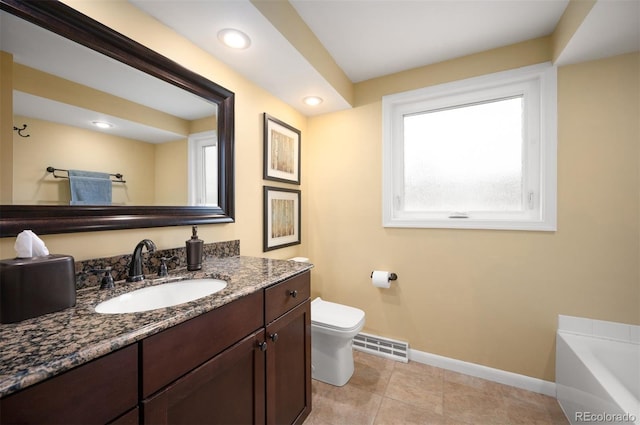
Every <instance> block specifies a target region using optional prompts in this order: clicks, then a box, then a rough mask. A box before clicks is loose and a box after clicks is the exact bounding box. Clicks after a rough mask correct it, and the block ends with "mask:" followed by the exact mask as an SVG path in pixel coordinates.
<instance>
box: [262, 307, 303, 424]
mask: <svg viewBox="0 0 640 425" xmlns="http://www.w3.org/2000/svg"><path fill="white" fill-rule="evenodd" d="M266 333H267V344H268V349H267V351H266V352H265V353H266V356H267V424H268V425H275V424H278V425H283V424H287V425H288V424H301V423H302V422H304V420H305V418H306V417H307V416H308V415H309V413H311V352H310V351H311V301H310V300H309V299H307V300H306V301H304V302H303V303H302V304H300V305H298V306H297V307H295V308H294V309H292V310H290V311H289V312H287V313H285V314H284V315H283V316H281V317H279V318H278V319H276V320H275V321H273V322H271V323H270V324H268V325H267V328H266Z"/></svg>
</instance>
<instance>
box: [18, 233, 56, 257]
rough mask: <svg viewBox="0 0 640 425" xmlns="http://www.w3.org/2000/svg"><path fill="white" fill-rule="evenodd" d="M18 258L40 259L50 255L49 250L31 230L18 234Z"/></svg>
mask: <svg viewBox="0 0 640 425" xmlns="http://www.w3.org/2000/svg"><path fill="white" fill-rule="evenodd" d="M14 249H15V250H16V256H17V257H18V258H29V257H40V256H43V255H49V250H48V249H47V247H46V246H45V244H44V242H43V241H42V239H40V238H39V237H38V236H37V235H36V234H35V233H33V232H32V231H31V230H24V231H22V232H20V233H19V234H18V237H17V238H16V244H15V245H14Z"/></svg>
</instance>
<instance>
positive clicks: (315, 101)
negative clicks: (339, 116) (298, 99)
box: [302, 96, 323, 106]
mask: <svg viewBox="0 0 640 425" xmlns="http://www.w3.org/2000/svg"><path fill="white" fill-rule="evenodd" d="M302 101H303V102H304V103H305V104H307V105H309V106H318V105H319V104H321V103H322V102H323V100H322V98H321V97H318V96H307V97H305V98H304V99H302Z"/></svg>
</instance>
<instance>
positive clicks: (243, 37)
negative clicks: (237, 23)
mask: <svg viewBox="0 0 640 425" xmlns="http://www.w3.org/2000/svg"><path fill="white" fill-rule="evenodd" d="M218 40H220V41H222V42H223V43H224V45H225V46H227V47H231V48H232V49H246V48H247V47H249V46H250V45H251V39H250V38H249V36H248V35H247V34H245V33H243V32H242V31H240V30H236V29H233V28H225V29H223V30H220V32H218Z"/></svg>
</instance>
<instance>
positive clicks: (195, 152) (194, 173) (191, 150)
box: [187, 130, 219, 206]
mask: <svg viewBox="0 0 640 425" xmlns="http://www.w3.org/2000/svg"><path fill="white" fill-rule="evenodd" d="M187 144H188V158H187V161H188V167H189V174H188V181H187V186H188V189H189V196H188V198H189V199H188V201H189V205H206V206H218V188H217V186H216V187H214V188H213V189H214V191H215V195H214V197H215V198H216V202H215V203H206V202H204V201H203V200H204V199H206V190H207V188H206V182H205V180H206V177H205V176H206V174H207V172H208V173H214V175H216V176H217V175H218V166H219V164H218V163H217V161H216V164H215V167H214V168H213V169H211V164H206V162H205V154H204V148H205V147H208V146H215V147H216V157H218V158H219V151H218V149H217V146H218V135H217V132H216V131H215V130H210V131H203V132H201V133H194V134H190V135H189V138H188V140H187ZM216 184H217V179H216Z"/></svg>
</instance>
